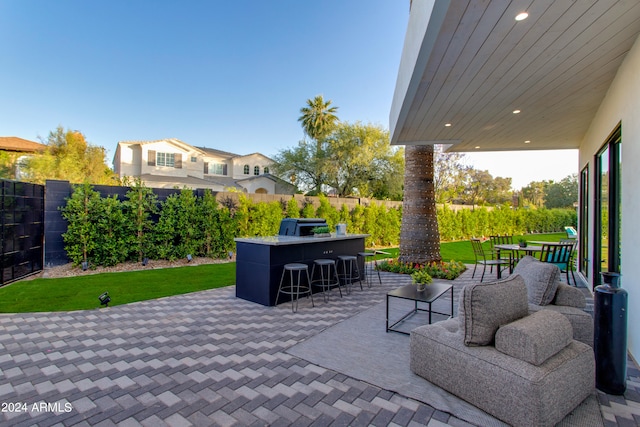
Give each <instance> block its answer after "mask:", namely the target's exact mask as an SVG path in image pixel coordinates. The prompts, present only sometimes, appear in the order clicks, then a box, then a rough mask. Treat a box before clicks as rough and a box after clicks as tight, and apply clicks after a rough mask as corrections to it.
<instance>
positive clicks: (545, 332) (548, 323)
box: [496, 310, 573, 366]
mask: <svg viewBox="0 0 640 427" xmlns="http://www.w3.org/2000/svg"><path fill="white" fill-rule="evenodd" d="M572 340H573V328H572V326H571V323H570V322H569V320H568V319H567V318H566V317H565V316H563V315H562V314H560V313H557V312H555V311H552V310H540V311H537V312H535V313H533V314H532V315H530V316H527V317H523V318H522V319H519V320H516V321H515V322H511V323H509V324H506V325H502V326H500V328H499V329H498V332H496V350H498V351H500V352H501V353H504V354H507V355H509V356H511V357H515V358H517V359H520V360H524V361H525V362H528V363H531V364H532V365H536V366H540V365H542V364H543V363H544V362H545V361H546V360H547V359H549V358H550V357H551V356H553V355H554V354H556V353H558V352H559V351H560V350H562V349H563V348H565V347H566V346H568V345H569V343H571V341H572Z"/></svg>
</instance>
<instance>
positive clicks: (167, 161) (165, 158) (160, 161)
mask: <svg viewBox="0 0 640 427" xmlns="http://www.w3.org/2000/svg"><path fill="white" fill-rule="evenodd" d="M156 165H157V166H167V167H170V168H173V167H175V154H173V153H156Z"/></svg>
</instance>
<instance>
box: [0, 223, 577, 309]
mask: <svg viewBox="0 0 640 427" xmlns="http://www.w3.org/2000/svg"><path fill="white" fill-rule="evenodd" d="M563 237H565V234H564V233H555V234H534V235H527V236H525V238H526V239H527V240H528V241H538V240H540V241H549V242H557V241H559V240H560V239H561V238H563ZM516 240H517V237H516ZM485 244H486V245H487V248H489V242H485ZM382 251H384V252H386V254H379V255H377V256H376V258H377V259H383V258H395V257H397V256H398V248H385V249H382ZM440 253H441V255H442V259H443V260H444V261H450V260H455V261H461V262H463V263H465V264H473V263H474V262H475V258H474V257H473V251H472V250H471V243H469V241H467V240H465V241H460V242H444V243H442V244H441V245H440ZM235 283H236V264H235V263H232V262H229V263H224V264H207V265H198V266H187V267H176V268H164V269H157V270H141V271H130V272H124V273H101V274H93V275H88V276H79V277H68V278H59V279H34V280H23V281H19V282H16V283H13V284H11V285H8V286H5V287H2V288H0V313H27V312H42V311H67V310H90V309H95V308H99V307H100V302H99V301H98V296H100V295H101V294H102V293H103V292H109V296H110V297H111V303H110V304H109V305H120V304H128V303H131V302H137V301H145V300H149V299H155V298H162V297H168V296H172V295H180V294H186V293H189V292H196V291H202V290H205V289H214V288H221V287H224V286H230V285H235Z"/></svg>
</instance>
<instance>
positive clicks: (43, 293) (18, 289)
mask: <svg viewBox="0 0 640 427" xmlns="http://www.w3.org/2000/svg"><path fill="white" fill-rule="evenodd" d="M235 283H236V264H235V263H231V262H229V263H224V264H207V265H198V266H187V267H176V268H164V269H157V270H142V271H130V272H123V273H101V274H93V275H88V276H79V277H67V278H57V279H34V280H23V281H20V282H16V283H14V284H12V285H9V286H5V287H3V288H0V313H24V312H37V311H66V310H87V309H93V308H98V307H100V301H99V300H98V296H99V295H101V294H102V293H103V292H105V291H106V292H109V296H110V297H111V303H110V304H109V305H119V304H127V303H131V302H136V301H145V300H149V299H155V298H161V297H168V296H171V295H179V294H186V293H189V292H196V291H202V290H205V289H213V288H221V287H224V286H230V285H235Z"/></svg>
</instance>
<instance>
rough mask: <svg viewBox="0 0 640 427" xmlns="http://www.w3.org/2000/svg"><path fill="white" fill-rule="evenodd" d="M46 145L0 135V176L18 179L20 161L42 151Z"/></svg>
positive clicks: (19, 176) (19, 175)
mask: <svg viewBox="0 0 640 427" xmlns="http://www.w3.org/2000/svg"><path fill="white" fill-rule="evenodd" d="M46 148H47V146H46V145H44V144H40V143H38V142H33V141H29V140H26V139H22V138H18V137H15V136H0V178H7V179H20V178H21V171H20V166H21V165H22V162H23V161H24V160H26V159H27V158H29V157H30V156H33V155H35V154H37V153H41V152H43V151H44V150H45V149H46Z"/></svg>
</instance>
